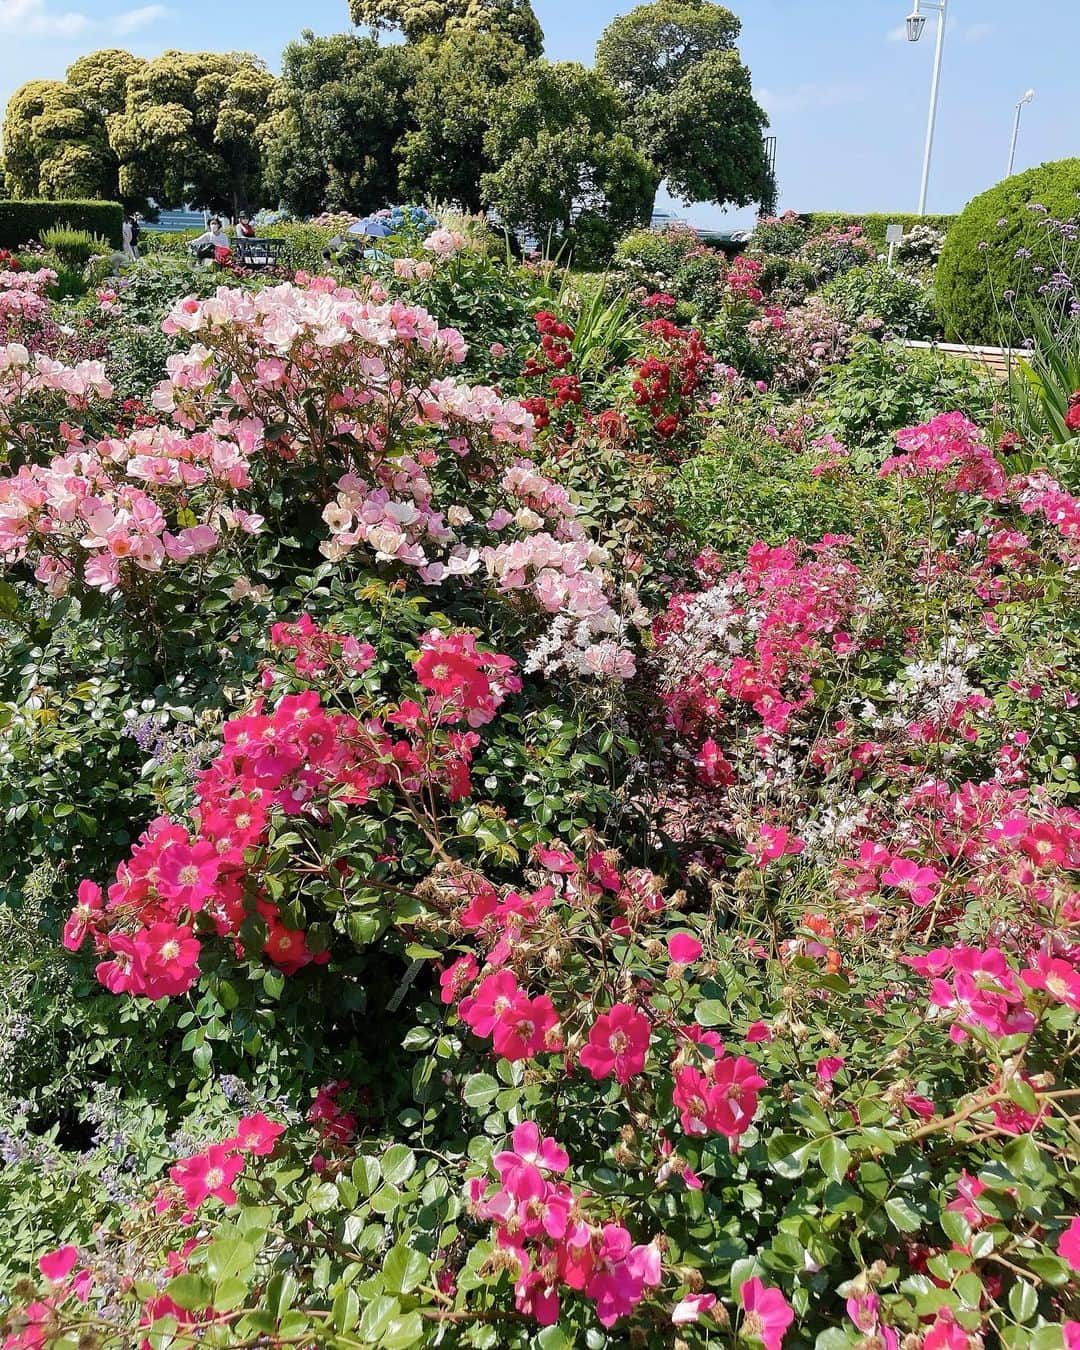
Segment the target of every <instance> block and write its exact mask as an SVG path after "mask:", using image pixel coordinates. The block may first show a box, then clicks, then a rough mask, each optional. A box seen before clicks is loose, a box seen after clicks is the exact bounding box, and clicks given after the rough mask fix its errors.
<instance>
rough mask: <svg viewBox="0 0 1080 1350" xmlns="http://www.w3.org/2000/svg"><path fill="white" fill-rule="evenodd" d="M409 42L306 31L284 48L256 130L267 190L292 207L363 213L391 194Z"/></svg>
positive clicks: (404, 122) (404, 108) (403, 123)
mask: <svg viewBox="0 0 1080 1350" xmlns="http://www.w3.org/2000/svg"><path fill="white" fill-rule="evenodd" d="M414 65H415V60H414V54H413V52H412V50H411V49H409V48H403V47H381V46H379V44H378V43H377V42H376V41H375V40H374V39H373V38H370V37H358V36H356V35H355V34H351V33H338V34H335V35H334V36H333V37H316V36H315V35H314V34H313V33H311V32H305V33H304V34H303V35H302V38H301V40H300V41H299V42H292V43H290V44H289V46H288V47H286V48H285V53H284V56H283V57H282V74H281V80H280V82H279V84H278V87H277V90H276V92H275V95H274V99H273V112H272V115H271V117H270V119H269V121H268V122H267V124H266V126H265V128H264V131H263V134H262V137H261V141H262V146H263V150H264V156H265V175H266V192H267V196H268V198H269V199H270V200H273V201H281V202H283V203H285V204H286V205H288V206H289V208H290V209H291V210H293V211H296V212H298V213H303V214H308V213H313V212H316V211H319V210H321V209H322V208H323V207H324V206H327V207H330V208H332V209H334V210H338V209H344V210H350V211H356V212H359V213H363V212H366V211H370V210H374V209H376V208H378V207H381V206H385V205H386V203H387V202H389V201H392V200H393V198H394V197H395V196H396V195H397V188H398V160H397V147H398V144H399V142H400V141H401V138H402V136H403V135H404V133H405V131H406V129H407V127H408V125H409V122H408V118H409V109H408V105H407V103H406V91H407V89H408V87H409V84H410V81H411V78H412V72H413V69H414Z"/></svg>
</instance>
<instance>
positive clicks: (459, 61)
mask: <svg viewBox="0 0 1080 1350" xmlns="http://www.w3.org/2000/svg"><path fill="white" fill-rule="evenodd" d="M418 58H419V59H418V62H417V73H418V78H417V79H416V81H415V83H414V84H413V85H412V87H411V88H410V90H409V93H408V101H409V105H410V107H411V109H412V115H413V120H414V122H415V125H414V126H413V128H412V129H411V130H410V131H409V132H408V133H407V134H406V136H405V138H404V140H403V142H402V145H401V190H402V192H403V194H404V195H405V196H406V197H411V198H421V199H422V198H428V199H434V200H436V201H449V202H456V203H458V204H459V205H460V206H462V207H463V208H464V209H466V210H468V211H479V210H480V208H481V205H482V200H483V199H482V196H481V192H480V178H481V175H482V174H483V173H484V172H486V171H488V170H489V169H491V168H492V167H493V166H492V165H491V164H490V163H489V162H488V160H487V159H486V157H485V154H484V138H485V136H486V135H487V132H488V130H489V128H490V126H491V113H492V108H493V107H494V105H495V103H496V101H497V99H498V96H499V92H500V91H501V90H502V89H503V88H504V87H505V86H506V85H507V84H508V83H509V82H510V81H511V80H512V79H514V78H515V77H516V76H518V75H520V74H521V72H522V71H523V70H524V68H525V63H526V56H525V52H524V50H523V49H522V48H521V47H520V46H519V45H518V44H517V43H516V42H512V41H511V40H510V39H509V38H505V37H502V36H500V35H499V34H497V33H483V32H477V31H470V30H467V29H466V30H456V31H451V32H450V33H448V34H447V36H446V37H444V38H442V39H434V38H429V39H428V40H427V41H426V42H424V43H423V44H422V45H421V47H420V49H419V51H418Z"/></svg>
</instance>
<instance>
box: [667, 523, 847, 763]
mask: <svg viewBox="0 0 1080 1350" xmlns="http://www.w3.org/2000/svg"><path fill="white" fill-rule="evenodd" d="M847 542H848V541H847V540H845V539H843V538H839V537H831V536H827V537H826V538H825V539H824V540H822V542H821V543H820V544H815V545H813V546H811V547H810V548H808V549H805V548H803V547H801V546H798V545H796V544H794V543H790V544H786V545H784V546H783V547H781V548H770V547H768V546H767V545H765V544H760V543H759V544H755V545H754V546H753V547H752V548H751V549H750V551H749V553H748V555H747V565H746V567H745V568H743V569H742V570H740V571H738V572H733V573H730V574H729V575H728V576H726V577H724V578H723V579H720V578H719V577H718V576H717V567H716V563H715V562H714V560H712V559H711V558H710V557H707V556H703V557H702V558H701V559H700V560H699V574H700V575H701V576H702V579H703V580H704V581H706V582H711V583H712V584H711V585H709V586H708V587H707V589H705V590H702V591H698V592H683V593H681V594H679V595H676V596H675V597H674V598H673V599H672V601H671V603H670V605H669V606H668V609H667V611H666V612H665V613H664V614H663V615H661V616H660V617H659V618H658V619H657V620H656V622H655V624H654V627H653V631H654V635H655V637H656V640H657V647H658V653H659V659H660V663H661V682H662V687H663V689H664V699H665V702H666V704H667V707H668V713H669V716H670V719H671V723H672V725H673V726H674V727H675V728H676V730H678V731H681V732H683V733H684V734H688V735H694V734H695V733H698V734H700V733H703V732H706V731H708V730H709V729H710V728H713V727H721V726H723V725H724V724H725V721H726V720H727V709H729V708H730V707H731V705H736V706H737V705H739V704H743V705H746V706H748V707H749V708H751V709H752V710H753V711H754V712H755V713H756V714H757V716H758V717H759V718H760V719H761V723H762V726H763V728H764V731H765V732H766V734H768V733H775V734H782V733H783V732H785V731H786V730H787V729H788V727H789V725H790V723H791V720H792V718H793V717H794V716H795V714H796V713H798V712H800V711H801V710H802V709H804V708H805V707H806V706H807V705H808V704H809V703H810V702H811V701H812V700H813V697H814V695H813V689H812V687H811V684H810V676H811V673H813V672H815V671H816V670H817V668H818V666H819V665H820V664H821V661H822V659H823V657H824V656H825V655H826V654H828V655H829V656H831V657H834V658H837V659H843V658H845V657H847V656H850V655H851V654H852V653H853V652H855V651H857V650H858V646H859V639H858V636H857V631H853V630H857V628H858V625H859V623H860V620H861V616H862V614H863V612H864V609H865V601H864V599H863V597H862V587H863V582H862V578H861V575H860V572H859V569H858V568H857V567H856V566H855V564H854V563H852V562H851V561H850V560H849V559H848V558H847V557H846V556H845V546H846V544H847ZM705 772H706V774H708V772H709V770H707V769H706V770H705ZM714 772H715V771H714Z"/></svg>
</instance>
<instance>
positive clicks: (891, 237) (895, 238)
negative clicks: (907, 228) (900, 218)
mask: <svg viewBox="0 0 1080 1350" xmlns="http://www.w3.org/2000/svg"><path fill="white" fill-rule="evenodd" d="M903 241H904V227H903V225H890V226H889V228H888V229H887V230H886V231H885V242H886V243H887V244H901V243H903Z"/></svg>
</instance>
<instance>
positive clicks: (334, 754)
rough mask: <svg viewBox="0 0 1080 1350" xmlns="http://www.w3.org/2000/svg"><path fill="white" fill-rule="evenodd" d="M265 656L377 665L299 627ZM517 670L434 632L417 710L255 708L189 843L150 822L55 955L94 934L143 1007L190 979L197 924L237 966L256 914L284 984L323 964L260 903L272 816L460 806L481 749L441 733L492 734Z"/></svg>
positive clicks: (292, 700) (183, 832)
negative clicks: (392, 791)
mask: <svg viewBox="0 0 1080 1350" xmlns="http://www.w3.org/2000/svg"><path fill="white" fill-rule="evenodd" d="M274 642H275V644H277V645H279V646H285V647H288V648H289V649H290V650H293V651H295V652H296V653H297V655H296V658H295V662H294V664H295V665H296V668H297V669H298V670H302V671H304V672H305V673H312V672H315V671H321V670H323V669H324V668H325V666H326V664H327V662H328V661H329V660H330V659H331V657H334V658H338V657H340V658H342V659H343V660H344V661H345V663H346V665H347V667H348V668H349V669H350V670H353V671H355V670H358V669H366V668H367V666H368V665H369V664H370V662H371V659H372V656H373V653H372V651H371V649H370V648H368V647H366V646H364V645H361V644H358V643H356V642H355V640H354V639H350V638H345V639H342V638H339V637H337V636H335V635H333V634H329V633H324V632H321V631H320V630H319V629H317V627H316V626H315V625H314V624H313V623H312V622H311V620H310V619H308V618H307V617H305V618H303V619H301V620H300V621H299V622H298V623H296V624H279V625H275V629H274ZM513 669H514V663H513V661H512V660H510V658H509V657H501V656H495V655H492V654H489V653H484V652H478V651H477V650H476V640H475V638H473V637H472V635H471V634H463V633H454V634H451V635H449V636H443V635H442V634H441V633H438V632H434V633H431V634H429V635H428V636H427V637H426V638H425V639H424V644H423V647H422V650H421V652H420V654H419V656H418V657H417V659H416V661H415V663H414V670H415V672H416V676H417V679H418V681H419V683H420V685H421V687H422V688H423V689H424V690H427V691H430V692H429V693H428V695H427V696H426V697H424V700H423V702H418V701H416V700H413V699H406V700H403V701H402V702H401V703H399V704H398V705H397V706H396V707H391V708H390V709H389V710H388V711H387V712H386V713H385V714H384V715H383V716H382V717H374V716H372V717H367V718H358V717H354V716H351V715H349V714H346V713H333V712H329V711H328V710H327V709H325V708H324V707H323V706H322V703H321V701H320V697H319V694H318V693H317V692H316V691H315V690H311V689H309V690H306V691H304V692H303V693H299V694H286V695H284V696H283V697H282V698H280V699H279V700H278V702H277V704H276V705H275V707H274V709H273V711H271V712H267V711H265V710H264V705H263V701H262V700H259V702H258V703H257V704H256V705H255V706H254V708H252V710H251V711H250V712H248V713H247V714H245V715H244V716H242V717H238V718H234V719H232V720H231V721H230V722H228V723H226V726H225V735H224V748H223V750H222V751H221V753H220V754H219V755H218V757H217V758H216V759H215V760H214V762H213V763H212V764H211V765H210V767H209V768H208V769H206V770H205V772H204V773H203V774H202V776H201V778H200V780H199V783H198V793H197V796H198V807H197V812H196V829H195V831H194V833H193V834H192V833H189V831H188V829H187V828H186V827H185V826H183V825H180V824H175V823H173V822H172V821H170V820H169V819H168V818H167V817H161V818H159V819H157V820H155V821H153V822H152V823H151V825H150V826H149V828H148V829H147V830H146V832H145V833H144V834H143V835H142V837H141V838H140V840H139V843H138V844H137V846H136V847H135V849H134V851H133V852H132V855H131V858H130V859H129V861H128V862H126V863H122V864H121V865H120V867H118V868H117V872H116V880H115V882H114V883H113V885H112V886H110V888H109V892H108V902H107V903H105V901H104V899H103V897H102V895H101V891H100V889H99V888H98V887H97V886H96V885H95V884H94V883H93V882H91V881H84V882H83V883H82V885H81V886H80V887H79V903H78V905H77V906H76V908H75V910H74V911H73V912H72V915H71V917H70V919H69V920H68V923H67V926H66V928H65V932H64V943H65V945H66V946H67V947H68V948H69V949H70V950H72V951H74V950H77V949H78V948H79V947H81V945H82V943H83V941H84V939H85V938H86V936H87V934H88V933H92V934H93V938H94V944H95V947H96V949H97V952H98V954H99V955H100V956H101V957H102V960H101V961H100V963H99V965H98V968H97V975H98V979H99V980H100V981H101V983H102V984H104V985H105V986H106V988H108V989H109V990H111V991H112V992H113V993H117V994H118V993H131V994H143V995H145V996H146V997H148V998H152V999H159V998H168V997H170V996H174V995H177V994H181V993H184V992H185V991H186V990H188V989H190V988H191V986H192V985H193V984H194V983H195V981H196V979H197V978H198V973H199V968H198V960H199V953H200V942H199V939H198V938H197V937H196V936H195V934H194V925H195V924H198V925H199V929H200V932H203V933H205V932H216V933H217V935H218V936H219V937H230V938H232V939H233V941H234V942H235V944H236V946H237V950H238V953H239V951H240V950H241V942H240V931H241V928H242V927H243V925H244V923H245V921H246V920H247V919H248V918H249V916H251V915H252V914H254V915H257V916H258V917H259V918H261V920H262V922H263V924H264V925H265V940H264V942H263V946H262V950H263V953H264V954H265V956H266V957H267V958H268V959H269V960H271V961H272V962H273V963H274V964H275V965H276V966H277V967H278V968H279V969H280V970H282V971H283V972H284V973H285V974H295V972H296V971H298V970H300V969H301V968H302V967H304V966H306V965H308V964H310V963H311V962H313V961H314V962H318V963H324V962H326V961H327V960H328V959H329V954H328V953H327V952H325V951H315V950H313V949H312V948H311V947H309V945H308V942H307V939H306V935H305V933H304V932H303V931H301V930H298V929H294V928H290V927H289V926H288V925H287V924H286V923H285V922H284V921H283V919H282V917H281V914H280V911H279V909H278V907H277V906H276V905H275V904H274V903H273V902H272V901H270V900H269V899H268V898H267V897H266V896H265V895H264V894H262V893H261V891H260V890H259V889H258V882H259V859H258V854H257V850H260V849H261V848H263V847H264V846H265V845H266V844H267V843H268V842H269V838H270V826H271V816H272V813H274V812H278V813H281V814H283V815H285V816H297V815H308V816H313V817H315V818H316V819H322V818H324V816H325V814H326V810H327V806H328V803H329V801H330V798H331V796H332V797H333V798H334V800H335V801H337V802H342V803H346V804H350V805H363V804H364V803H365V802H367V801H368V800H369V798H370V796H371V794H372V792H373V791H375V790H376V789H377V788H380V787H384V786H387V785H391V786H394V787H396V788H398V789H399V790H400V791H401V792H403V793H404V794H406V795H411V794H414V793H416V792H419V791H421V790H422V789H423V788H425V787H441V788H444V789H445V790H446V791H447V793H448V794H449V796H450V797H451V799H453V800H458V799H460V798H463V797H466V796H468V795H469V793H470V792H471V783H470V779H469V765H470V762H471V759H472V751H473V750H474V749H475V747H476V745H477V744H478V743H479V737H477V736H476V734H475V733H474V732H472V731H457V730H451V729H450V728H451V727H454V726H455V725H457V724H459V723H461V722H466V723H468V725H469V726H471V727H477V726H482V725H484V724H485V723H487V722H490V721H491V719H492V718H493V717H494V715H495V713H496V711H497V709H498V707H499V706H500V704H501V703H502V701H503V700H504V698H505V697H506V695H507V693H508V692H510V691H516V690H517V689H520V687H521V681H520V679H519V677H518V676H516V675H514V674H513V673H512V672H513ZM391 728H397V729H399V732H403V733H404V734H395V732H393V731H392V730H391ZM253 852H254V853H255V859H254V860H253V858H252V854H253ZM252 883H254V886H253V885H252ZM253 890H254V898H252V892H253Z"/></svg>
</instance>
